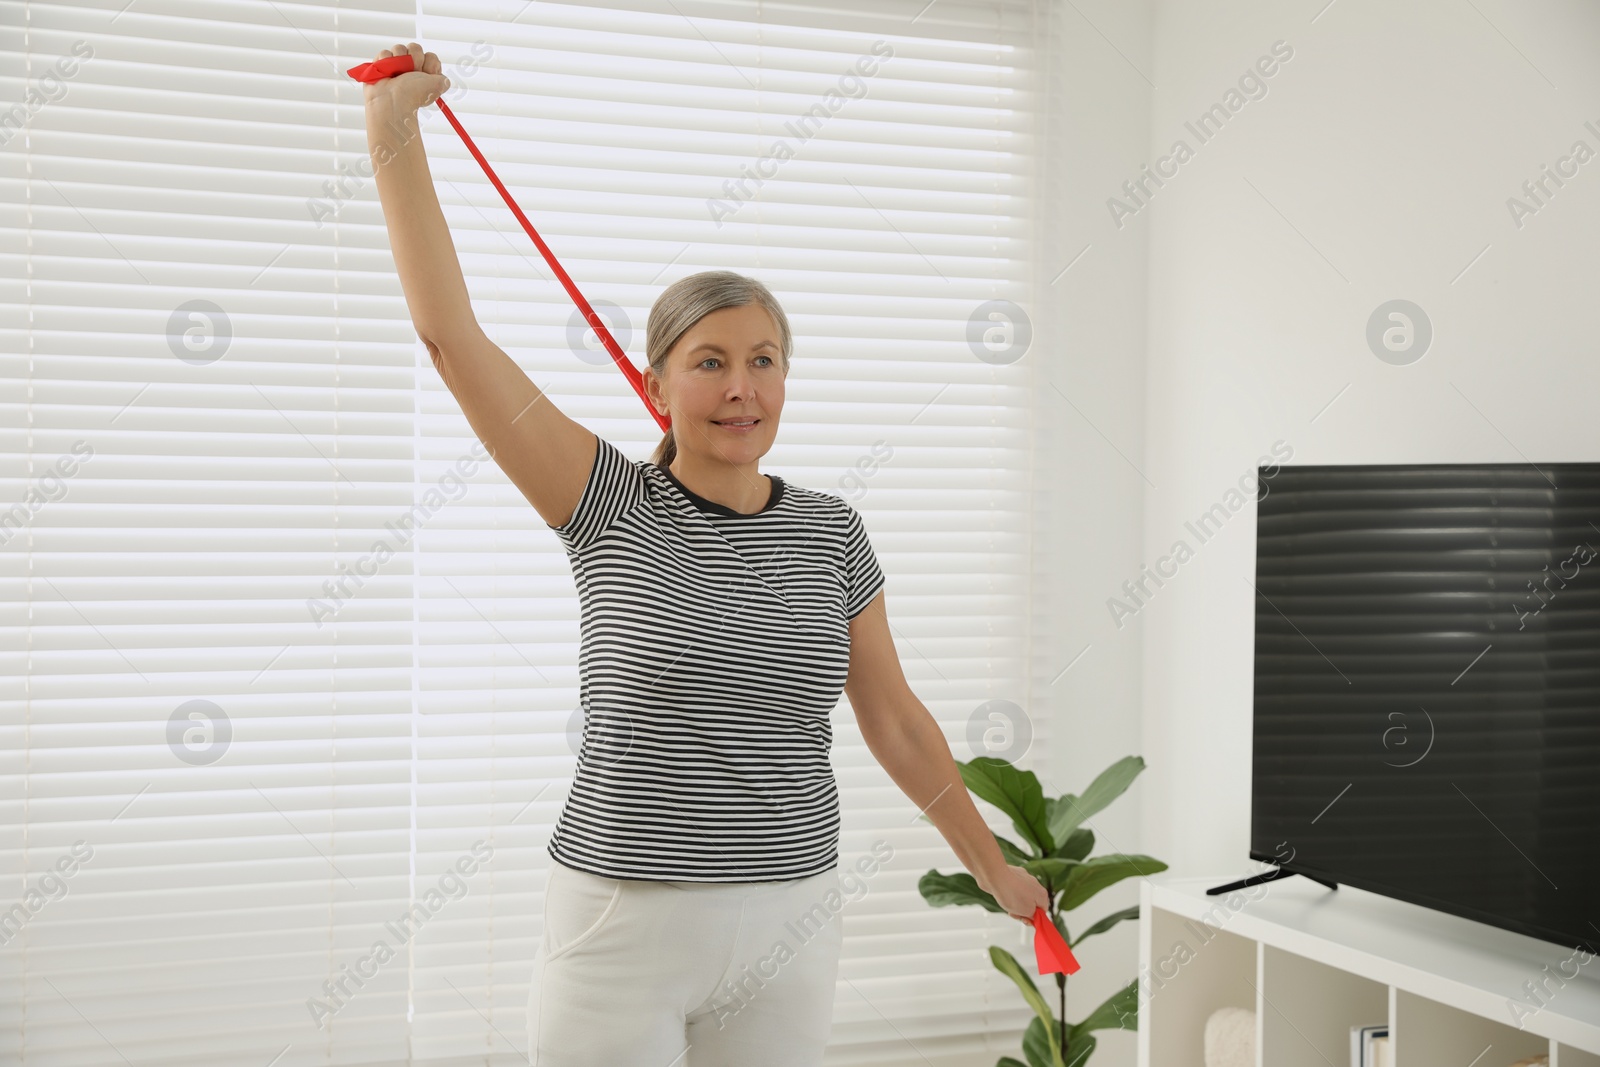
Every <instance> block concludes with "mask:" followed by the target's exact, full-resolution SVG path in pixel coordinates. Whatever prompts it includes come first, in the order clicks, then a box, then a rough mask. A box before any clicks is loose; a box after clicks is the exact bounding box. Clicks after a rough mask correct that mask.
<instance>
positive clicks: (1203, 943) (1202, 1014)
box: [1139, 908, 1257, 1067]
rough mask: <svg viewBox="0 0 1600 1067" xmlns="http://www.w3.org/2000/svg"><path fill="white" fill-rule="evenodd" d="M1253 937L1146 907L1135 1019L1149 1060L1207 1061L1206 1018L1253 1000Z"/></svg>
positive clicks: (1181, 1064)
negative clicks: (1145, 946) (1146, 944)
mask: <svg viewBox="0 0 1600 1067" xmlns="http://www.w3.org/2000/svg"><path fill="white" fill-rule="evenodd" d="M1256 951H1257V950H1256V942H1255V941H1253V940H1251V939H1250V938H1247V937H1240V936H1239V935H1238V934H1233V933H1229V932H1228V931H1226V930H1223V929H1219V928H1218V927H1215V926H1211V925H1208V924H1206V923H1203V922H1199V921H1196V920H1194V919H1190V918H1187V917H1186V916H1183V915H1177V914H1174V913H1172V912H1170V911H1166V910H1164V909H1162V908H1152V909H1151V911H1150V941H1149V947H1148V951H1147V954H1146V957H1145V958H1146V966H1147V967H1148V970H1147V971H1145V972H1144V973H1143V974H1142V975H1141V977H1140V990H1139V995H1140V1005H1139V1013H1140V1014H1139V1025H1140V1028H1141V1029H1144V1028H1148V1030H1149V1034H1150V1060H1149V1062H1151V1063H1159V1064H1162V1065H1163V1067H1205V1033H1206V1020H1207V1019H1208V1018H1210V1016H1211V1013H1212V1012H1214V1011H1216V1010H1217V1009H1218V1008H1227V1007H1235V1008H1245V1009H1247V1010H1250V1011H1254V1010H1255V1006H1256Z"/></svg>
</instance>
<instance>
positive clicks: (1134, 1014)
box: [1067, 978, 1139, 1046]
mask: <svg viewBox="0 0 1600 1067" xmlns="http://www.w3.org/2000/svg"><path fill="white" fill-rule="evenodd" d="M1137 1029H1139V980H1138V979H1137V978H1135V979H1134V980H1133V981H1131V982H1129V983H1128V984H1127V985H1125V986H1123V987H1122V988H1121V989H1119V990H1117V991H1116V992H1115V993H1113V994H1111V995H1110V996H1109V997H1107V998H1106V999H1105V1001H1104V1002H1102V1003H1101V1005H1100V1006H1099V1007H1098V1008H1096V1009H1095V1010H1094V1011H1091V1012H1090V1013H1089V1014H1088V1015H1086V1016H1084V1018H1083V1021H1082V1022H1080V1023H1074V1024H1073V1026H1072V1029H1070V1030H1068V1031H1067V1044H1068V1045H1069V1046H1071V1045H1072V1044H1073V1043H1074V1042H1075V1041H1076V1040H1077V1038H1078V1035H1079V1034H1087V1033H1088V1032H1089V1031H1090V1030H1137Z"/></svg>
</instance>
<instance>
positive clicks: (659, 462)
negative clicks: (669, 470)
mask: <svg viewBox="0 0 1600 1067" xmlns="http://www.w3.org/2000/svg"><path fill="white" fill-rule="evenodd" d="M677 457H678V442H677V439H676V438H674V437H673V436H672V430H671V429H670V428H669V429H668V430H667V432H666V434H665V435H663V436H662V438H661V443H660V444H659V445H656V454H655V455H653V456H651V457H650V462H651V463H654V464H655V465H656V466H658V467H670V466H671V465H672V461H673V460H674V459H676V458H677Z"/></svg>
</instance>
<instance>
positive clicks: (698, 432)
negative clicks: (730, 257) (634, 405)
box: [646, 304, 784, 463]
mask: <svg viewBox="0 0 1600 1067" xmlns="http://www.w3.org/2000/svg"><path fill="white" fill-rule="evenodd" d="M783 379H784V371H783V349H782V347H781V346H780V343H779V336H778V327H777V324H776V323H774V322H773V321H772V316H771V315H769V314H767V309H766V308H764V307H762V306H761V305H760V304H746V305H743V306H741V307H729V308H722V309H721V310H719V311H713V312H711V313H710V314H709V315H706V316H704V317H702V318H701V319H700V321H699V322H697V323H695V324H694V325H693V326H691V327H690V328H689V329H688V330H687V331H685V332H684V335H683V336H682V337H680V338H678V343H677V344H675V345H673V346H672V351H671V352H670V353H668V355H667V373H666V376H665V377H664V378H657V377H656V376H655V374H654V372H652V373H650V374H649V375H647V376H646V381H647V385H646V391H647V395H648V396H649V397H650V402H651V403H652V404H654V405H655V407H656V410H657V411H663V412H665V413H667V414H669V415H670V416H671V417H672V431H673V436H674V438H675V439H676V440H677V443H678V451H679V452H680V453H681V452H695V453H700V454H702V455H707V456H710V457H714V458H717V459H720V460H722V461H723V462H727V463H749V462H753V461H754V460H756V459H758V458H760V457H761V456H763V455H765V454H766V452H767V449H769V448H771V447H772V442H773V441H774V440H775V439H776V435H777V432H778V417H779V415H780V414H781V413H782V412H783ZM752 418H753V419H755V420H756V421H755V425H754V426H752V427H750V428H749V429H743V430H741V429H735V428H732V427H729V426H726V425H723V423H726V422H727V421H728V420H730V419H752Z"/></svg>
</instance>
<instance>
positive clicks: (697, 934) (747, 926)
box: [528, 860, 844, 1067]
mask: <svg viewBox="0 0 1600 1067" xmlns="http://www.w3.org/2000/svg"><path fill="white" fill-rule="evenodd" d="M842 902H843V897H842V895H841V894H840V892H839V872H838V871H837V870H830V871H825V872H823V873H822V874H816V875H812V876H811V877H809V878H795V879H790V880H788V881H782V882H660V881H647V880H643V879H633V878H626V879H617V878H605V877H601V876H600V875H594V874H589V873H587V872H585V871H578V870H574V869H572V868H571V867H568V866H566V865H565V864H562V863H560V862H558V861H555V860H552V861H551V868H550V881H549V883H548V886H547V888H546V890H545V901H544V934H543V937H542V938H541V940H540V943H539V948H538V951H537V952H536V954H535V956H534V963H533V986H532V989H531V990H530V991H529V994H528V1056H529V1063H530V1064H532V1065H533V1067H596V1065H600V1064H603V1065H605V1067H749V1065H751V1064H761V1065H762V1067H818V1065H819V1064H821V1063H822V1051H823V1047H824V1046H825V1045H826V1044H827V1042H828V1033H829V1030H830V1029H831V1027H832V1024H833V998H834V986H835V983H836V981H837V979H838V973H839V950H840V947H841V946H842V944H843V925H844V916H843V915H840V914H837V912H838V911H839V909H840V907H841V905H842Z"/></svg>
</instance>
